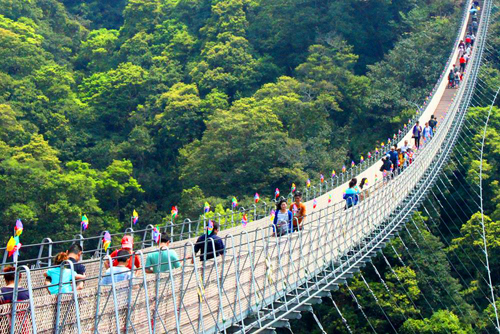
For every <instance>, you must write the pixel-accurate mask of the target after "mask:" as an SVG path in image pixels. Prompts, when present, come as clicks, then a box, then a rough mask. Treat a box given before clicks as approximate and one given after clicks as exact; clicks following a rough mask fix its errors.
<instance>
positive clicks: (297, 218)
mask: <svg viewBox="0 0 500 334" xmlns="http://www.w3.org/2000/svg"><path fill="white" fill-rule="evenodd" d="M293 199H294V200H295V202H293V203H292V204H291V205H290V211H292V213H293V229H294V230H295V231H298V230H301V229H302V224H303V223H304V222H305V217H306V206H305V204H304V203H302V193H301V192H300V191H296V192H295V194H294V196H293Z"/></svg>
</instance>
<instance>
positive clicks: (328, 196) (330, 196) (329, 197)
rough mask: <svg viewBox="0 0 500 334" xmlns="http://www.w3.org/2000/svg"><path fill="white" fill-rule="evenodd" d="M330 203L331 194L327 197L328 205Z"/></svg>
mask: <svg viewBox="0 0 500 334" xmlns="http://www.w3.org/2000/svg"><path fill="white" fill-rule="evenodd" d="M331 202H332V194H330V195H328V204H330V203H331Z"/></svg>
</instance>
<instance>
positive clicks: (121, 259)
mask: <svg viewBox="0 0 500 334" xmlns="http://www.w3.org/2000/svg"><path fill="white" fill-rule="evenodd" d="M115 259H116V260H117V264H116V266H114V267H109V268H108V269H107V270H106V274H105V276H104V278H103V279H102V284H104V285H111V284H113V281H114V282H115V284H116V283H118V282H123V281H128V280H130V275H132V271H131V270H130V269H129V268H128V267H127V262H128V260H129V259H130V253H129V252H128V251H126V250H124V249H122V250H120V251H119V252H118V254H117V255H116V257H115ZM111 270H112V271H113V279H112V278H111Z"/></svg>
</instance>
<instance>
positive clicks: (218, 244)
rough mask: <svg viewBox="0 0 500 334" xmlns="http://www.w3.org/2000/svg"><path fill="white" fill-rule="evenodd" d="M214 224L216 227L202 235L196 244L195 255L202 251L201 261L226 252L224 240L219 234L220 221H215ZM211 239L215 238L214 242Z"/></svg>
mask: <svg viewBox="0 0 500 334" xmlns="http://www.w3.org/2000/svg"><path fill="white" fill-rule="evenodd" d="M213 224H214V228H213V230H212V232H207V233H206V234H203V235H202V236H200V237H199V238H198V240H196V244H195V245H194V255H193V256H196V254H197V253H198V252H200V251H201V253H200V261H205V260H209V259H213V258H214V257H216V256H219V255H222V254H224V249H225V246H224V242H223V241H222V239H221V238H220V237H219V236H217V233H219V223H216V222H214V223H213ZM211 239H212V240H213V244H212V240H211ZM213 245H215V251H214V250H213ZM193 260H194V259H193Z"/></svg>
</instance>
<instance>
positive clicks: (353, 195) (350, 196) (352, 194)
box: [343, 178, 359, 209]
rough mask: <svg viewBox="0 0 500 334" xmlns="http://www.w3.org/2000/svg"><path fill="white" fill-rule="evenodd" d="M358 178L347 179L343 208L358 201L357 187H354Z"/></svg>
mask: <svg viewBox="0 0 500 334" xmlns="http://www.w3.org/2000/svg"><path fill="white" fill-rule="evenodd" d="M357 183H358V180H357V179H356V178H353V179H352V180H351V181H349V188H348V189H346V191H345V192H344V195H343V198H344V199H345V208H346V209H348V208H350V207H352V206H354V205H356V204H358V202H359V188H357V187H356V184H357Z"/></svg>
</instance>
